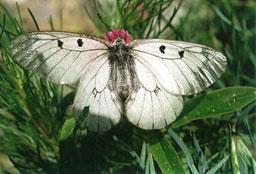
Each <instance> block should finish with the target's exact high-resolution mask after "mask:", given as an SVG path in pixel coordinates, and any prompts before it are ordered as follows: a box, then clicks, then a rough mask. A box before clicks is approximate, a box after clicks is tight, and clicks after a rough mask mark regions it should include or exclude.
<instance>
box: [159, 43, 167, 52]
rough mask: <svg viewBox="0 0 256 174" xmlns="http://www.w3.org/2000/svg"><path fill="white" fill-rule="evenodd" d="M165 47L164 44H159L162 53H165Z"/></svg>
mask: <svg viewBox="0 0 256 174" xmlns="http://www.w3.org/2000/svg"><path fill="white" fill-rule="evenodd" d="M165 48H166V47H165V46H164V45H161V46H160V47H159V50H160V52H161V53H163V54H164V53H165Z"/></svg>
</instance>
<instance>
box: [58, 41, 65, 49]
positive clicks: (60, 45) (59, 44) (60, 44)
mask: <svg viewBox="0 0 256 174" xmlns="http://www.w3.org/2000/svg"><path fill="white" fill-rule="evenodd" d="M63 44H64V43H63V42H62V41H61V40H58V47H60V48H62V47H63Z"/></svg>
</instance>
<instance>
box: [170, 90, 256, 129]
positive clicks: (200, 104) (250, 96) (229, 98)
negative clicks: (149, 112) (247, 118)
mask: <svg viewBox="0 0 256 174" xmlns="http://www.w3.org/2000/svg"><path fill="white" fill-rule="evenodd" d="M253 101H256V88H253V87H230V88H224V89H220V90H216V91H212V92H209V93H208V94H205V95H202V96H199V97H195V98H193V99H191V100H189V101H188V102H187V103H185V105H184V110H183V112H182V113H181V115H180V116H179V117H178V119H177V120H176V121H175V122H174V123H172V124H171V126H172V127H173V128H176V127H180V126H182V125H185V124H187V123H189V122H191V121H193V120H199V119H205V118H212V117H218V116H221V115H223V114H228V113H232V112H235V111H238V110H240V109H242V108H243V107H245V106H247V105H248V104H250V103H252V102H253Z"/></svg>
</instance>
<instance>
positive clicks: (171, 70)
mask: <svg viewBox="0 0 256 174" xmlns="http://www.w3.org/2000/svg"><path fill="white" fill-rule="evenodd" d="M132 54H133V55H134V58H135V59H136V60H137V61H139V62H140V63H141V64H143V66H144V68H147V69H148V71H149V72H150V73H151V77H154V79H155V82H156V83H158V84H159V85H160V86H161V88H162V89H164V90H166V91H167V92H169V93H172V94H176V95H189V94H194V93H198V92H200V91H202V90H203V89H204V88H206V87H208V86H210V85H211V84H212V83H213V82H214V81H216V80H217V79H218V78H219V77H220V76H221V74H222V73H223V72H224V70H225V67H226V64H227V62H226V58H225V56H224V55H223V54H222V53H220V52H218V51H216V50H214V49H212V48H209V47H206V46H203V45H198V44H192V43H187V42H179V41H168V40H159V39H157V40H156V39H151V40H138V41H135V42H134V47H133V49H132ZM137 73H139V72H138V71H137ZM138 76H139V77H140V76H142V74H138Z"/></svg>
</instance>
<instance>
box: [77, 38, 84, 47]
mask: <svg viewBox="0 0 256 174" xmlns="http://www.w3.org/2000/svg"><path fill="white" fill-rule="evenodd" d="M77 44H78V46H79V47H81V46H83V44H84V42H83V41H82V39H77Z"/></svg>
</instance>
